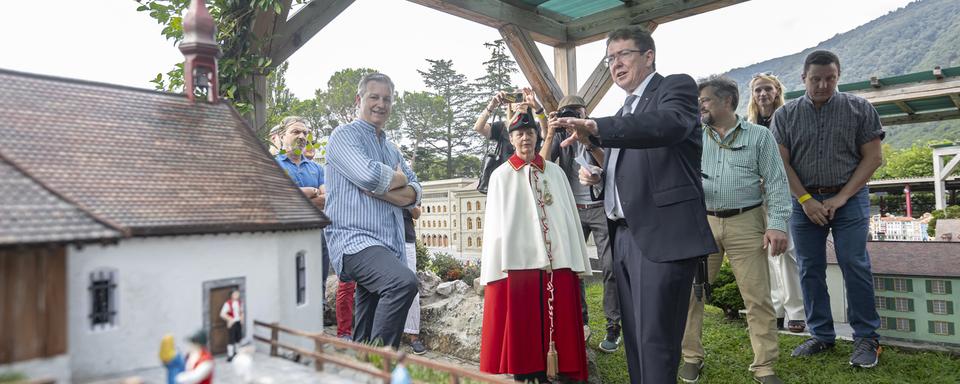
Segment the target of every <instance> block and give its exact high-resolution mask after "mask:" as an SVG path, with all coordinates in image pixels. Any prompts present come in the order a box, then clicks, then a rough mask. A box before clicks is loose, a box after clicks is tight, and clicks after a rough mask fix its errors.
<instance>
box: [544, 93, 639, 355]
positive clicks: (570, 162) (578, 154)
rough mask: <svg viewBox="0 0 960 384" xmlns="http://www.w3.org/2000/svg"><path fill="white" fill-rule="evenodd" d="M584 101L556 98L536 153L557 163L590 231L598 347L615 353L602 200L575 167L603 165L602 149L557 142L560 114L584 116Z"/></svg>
mask: <svg viewBox="0 0 960 384" xmlns="http://www.w3.org/2000/svg"><path fill="white" fill-rule="evenodd" d="M586 105H587V103H586V102H585V101H584V100H583V98H582V97H580V96H577V95H567V96H566V97H564V98H563V99H561V100H560V109H559V110H557V111H556V112H550V116H549V119H548V120H547V129H546V132H545V133H544V134H543V148H542V149H541V150H540V156H542V157H543V158H544V159H548V160H550V161H552V162H555V163H557V165H559V166H560V169H562V170H563V173H565V174H566V175H567V181H568V182H569V183H570V188H571V189H572V190H573V197H574V200H575V201H576V204H577V213H579V215H580V226H581V227H582V228H583V236H584V240H586V237H588V236H590V233H593V242H594V243H595V244H596V246H597V256H598V257H600V268H601V270H602V271H603V314H604V316H605V317H606V318H607V335H606V337H604V339H603V341H601V342H600V350H601V351H604V352H608V353H610V352H616V350H617V349H618V348H619V347H620V301H619V299H618V298H617V281H616V280H615V279H614V277H613V253H612V252H611V250H610V242H609V239H610V238H609V236H608V234H609V229H608V227H607V217H606V214H605V213H604V211H603V201H594V199H593V197H592V196H591V195H590V187H589V186H586V185H583V184H581V183H580V181H579V180H580V178H579V175H578V170H579V168H580V165H579V163H583V164H594V165H597V164H603V149H602V148H600V147H596V146H593V145H589V144H581V143H580V142H579V141H578V142H575V143H573V145H570V146H567V147H565V148H562V147H560V143H561V142H562V141H563V140H565V139H566V138H567V132H566V130H565V129H563V127H561V126H560V124H559V120H558V119H560V118H563V117H573V118H580V119H583V118H586V117H587V108H586ZM583 288H584V287H583V282H582V281H581V282H580V289H581V292H580V294H581V297H584V292H583ZM581 304H582V306H583V323H584V324H587V323H588V321H589V319H588V316H587V305H586V303H585V302H584V303H581ZM584 335H585V337H588V338H589V330H588V329H584Z"/></svg>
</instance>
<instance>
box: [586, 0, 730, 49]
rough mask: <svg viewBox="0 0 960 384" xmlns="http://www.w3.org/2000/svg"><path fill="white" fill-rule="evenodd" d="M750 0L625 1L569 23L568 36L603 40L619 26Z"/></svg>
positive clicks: (698, 11)
mask: <svg viewBox="0 0 960 384" xmlns="http://www.w3.org/2000/svg"><path fill="white" fill-rule="evenodd" d="M745 1H747V0H688V1H672V0H646V1H634V2H628V3H625V4H624V5H622V6H618V7H615V8H612V9H609V10H606V11H603V12H599V13H596V14H593V15H590V16H586V17H582V18H579V19H577V20H574V21H572V22H570V23H569V24H567V38H568V41H569V42H573V43H575V44H577V45H581V44H586V43H589V42H593V41H597V40H600V39H602V38H603V37H604V35H605V34H606V33H608V32H610V31H612V30H614V29H616V28H620V27H624V26H627V25H634V24H642V23H646V22H650V21H652V22H655V23H657V24H663V23H666V22H669V21H673V20H678V19H682V18H684V17H688V16H693V15H698V14H701V13H705V12H709V11H712V10H715V9H719V8H723V7H727V6H730V5H734V4H738V3H742V2H745Z"/></svg>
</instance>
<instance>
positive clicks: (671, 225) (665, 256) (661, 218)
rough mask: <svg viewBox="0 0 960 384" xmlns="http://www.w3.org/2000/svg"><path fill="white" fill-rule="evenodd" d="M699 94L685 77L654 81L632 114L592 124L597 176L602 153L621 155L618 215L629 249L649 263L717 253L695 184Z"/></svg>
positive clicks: (699, 188) (657, 76) (699, 134)
mask: <svg viewBox="0 0 960 384" xmlns="http://www.w3.org/2000/svg"><path fill="white" fill-rule="evenodd" d="M698 95H699V91H698V90H697V83H696V82H695V81H694V80H693V78H692V77H690V76H688V75H670V76H667V77H663V76H661V75H660V74H654V75H653V78H652V79H650V82H649V83H648V84H647V88H646V89H645V90H644V91H643V95H642V96H641V97H640V101H639V103H638V104H637V107H636V108H635V109H634V113H630V114H625V115H622V116H621V114H620V113H618V114H617V115H616V116H614V117H603V118H598V119H595V120H596V122H597V128H598V130H599V134H598V137H597V138H593V140H596V141H597V142H596V143H595V144H598V145H600V146H601V147H604V148H607V149H606V150H605V152H606V157H605V159H606V160H605V161H606V162H607V164H604V167H603V168H604V169H609V161H610V150H609V148H621V150H620V155H619V157H618V159H617V164H616V166H617V169H616V176H615V177H616V180H615V182H616V185H617V190H618V191H619V194H620V203H621V206H622V208H623V214H624V216H625V220H626V221H627V227H628V229H629V231H630V233H631V234H632V235H633V239H634V243H635V245H636V246H637V247H639V248H640V251H641V252H642V254H643V256H644V257H646V258H647V259H649V260H652V261H655V262H665V261H677V260H684V259H689V258H694V257H699V256H704V255H708V254H711V253H715V252H717V245H716V242H715V241H714V239H713V233H712V232H711V231H710V225H709V224H708V223H707V212H706V208H705V205H704V197H703V184H702V182H701V179H700V175H701V173H700V156H701V153H702V151H703V149H702V143H701V139H702V132H701V128H700V118H699V107H698V104H697V98H698ZM606 192H607V191H603V192H601V197H599V198H598V199H601V200H602V194H603V193H606ZM611 224H613V223H612V222H611ZM615 232H616V231H614V230H613V228H611V231H610V234H611V236H612V235H613V234H614V233H615Z"/></svg>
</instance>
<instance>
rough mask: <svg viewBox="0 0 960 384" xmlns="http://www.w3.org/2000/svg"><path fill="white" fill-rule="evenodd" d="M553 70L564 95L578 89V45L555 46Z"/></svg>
mask: <svg viewBox="0 0 960 384" xmlns="http://www.w3.org/2000/svg"><path fill="white" fill-rule="evenodd" d="M553 72H554V74H555V75H556V78H557V83H558V84H559V85H560V90H561V91H563V94H564V95H569V94H571V93H574V92H576V91H577V47H575V46H572V45H561V46H556V47H553Z"/></svg>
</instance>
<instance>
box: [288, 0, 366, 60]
mask: <svg viewBox="0 0 960 384" xmlns="http://www.w3.org/2000/svg"><path fill="white" fill-rule="evenodd" d="M352 3H353V0H313V1H311V2H309V3H307V5H306V6H304V7H303V8H301V9H300V10H299V11H297V13H296V14H294V15H293V17H291V18H290V20H287V21H286V22H285V23H283V24H282V25H279V26H278V28H277V29H276V33H275V36H274V38H273V39H274V42H273V45H272V47H271V49H270V59H271V60H272V61H273V65H274V66H277V65H280V64H281V63H283V62H284V61H286V60H287V59H288V58H290V56H292V55H293V53H294V52H296V51H297V49H300V47H302V46H303V45H304V44H306V43H307V41H309V40H310V38H312V37H313V36H314V35H316V34H317V32H320V30H321V29H323V27H325V26H327V24H329V23H330V22H331V21H333V19H334V18H336V17H337V15H339V14H340V13H341V12H343V10H344V9H347V7H349V6H350V4H352Z"/></svg>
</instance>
